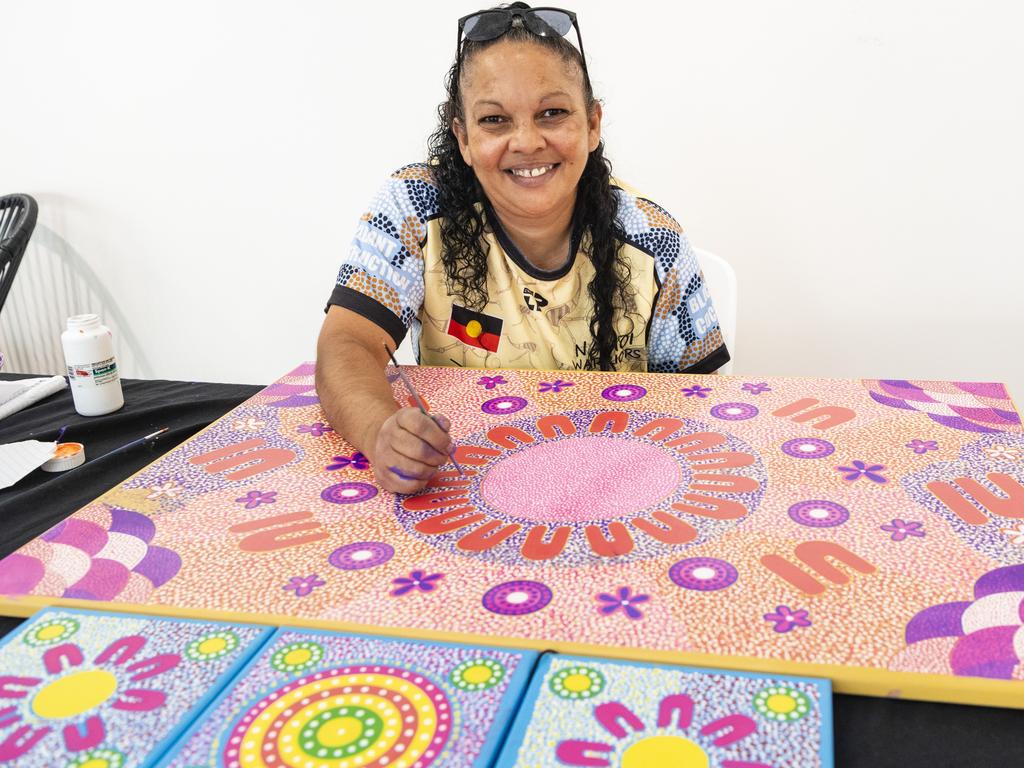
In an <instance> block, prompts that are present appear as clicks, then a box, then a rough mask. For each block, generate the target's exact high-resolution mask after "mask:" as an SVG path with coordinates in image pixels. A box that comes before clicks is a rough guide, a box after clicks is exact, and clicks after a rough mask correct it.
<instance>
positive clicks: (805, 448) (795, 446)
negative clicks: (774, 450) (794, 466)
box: [782, 437, 836, 459]
mask: <svg viewBox="0 0 1024 768" xmlns="http://www.w3.org/2000/svg"><path fill="white" fill-rule="evenodd" d="M782 452H783V453H784V454H786V455H787V456H792V457H793V458H794V459H823V458H825V457H826V456H831V455H832V454H833V453H835V452H836V447H835V446H834V445H832V443H830V442H829V441H828V440H822V439H821V438H818V437H798V438H795V439H793V440H787V441H786V442H784V443H783V444H782Z"/></svg>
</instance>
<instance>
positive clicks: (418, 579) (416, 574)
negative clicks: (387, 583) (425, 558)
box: [391, 571, 444, 597]
mask: <svg viewBox="0 0 1024 768" xmlns="http://www.w3.org/2000/svg"><path fill="white" fill-rule="evenodd" d="M443 578H444V574H443V573H432V574H430V575H429V576H427V575H426V572H425V571H413V572H412V573H410V574H409V576H408V578H406V577H404V576H401V577H399V578H397V579H392V581H391V583H392V584H395V585H397V587H396V589H393V590H391V594H392V595H394V596H395V597H399V596H401V595H404V594H406V593H407V592H412V591H413V590H414V589H418V590H419V591H420V592H433V591H434V588H435V587H436V586H437V584H435V583H434V582H435V581H437V580H438V579H443Z"/></svg>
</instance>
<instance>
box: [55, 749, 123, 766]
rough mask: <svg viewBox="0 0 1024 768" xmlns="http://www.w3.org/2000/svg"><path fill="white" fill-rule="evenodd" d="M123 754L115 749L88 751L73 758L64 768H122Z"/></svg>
mask: <svg viewBox="0 0 1024 768" xmlns="http://www.w3.org/2000/svg"><path fill="white" fill-rule="evenodd" d="M124 764H125V756H124V753H122V752H118V751H117V750H116V749H90V750H89V751H88V752H83V753H82V754H80V755H78V756H77V757H75V759H74V760H72V761H71V762H69V763H67V764H66V765H65V768H124Z"/></svg>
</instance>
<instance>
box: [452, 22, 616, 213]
mask: <svg viewBox="0 0 1024 768" xmlns="http://www.w3.org/2000/svg"><path fill="white" fill-rule="evenodd" d="M462 99H463V110H464V113H465V122H464V123H463V122H461V121H459V120H456V121H455V124H454V126H453V129H454V131H455V135H456V137H457V138H458V140H459V149H460V150H461V151H462V157H463V159H464V160H465V161H466V164H467V165H469V166H471V167H472V168H473V172H474V173H475V174H476V177H477V179H478V180H479V181H480V186H481V187H483V190H484V193H485V194H486V195H487V199H488V200H490V202H491V205H493V206H494V209H495V211H496V212H497V214H498V216H499V217H500V218H502V219H503V220H506V221H512V220H522V219H531V220H540V221H541V222H543V221H545V220H549V219H550V220H559V219H562V218H563V217H564V214H565V212H566V211H567V210H568V212H569V213H570V214H571V212H572V208H573V206H574V204H575V202H576V185H577V184H578V183H579V180H580V176H582V175H583V169H584V167H585V166H586V164H587V156H588V155H589V154H590V153H591V152H592V151H593V150H595V149H596V148H597V145H598V143H599V142H600V140H601V108H600V105H595V106H594V109H593V111H592V113H591V114H589V115H588V114H587V107H586V103H585V102H584V97H583V73H582V72H581V71H580V70H579V68H578V67H577V66H576V65H575V64H573V63H571V62H567V61H565V60H564V59H562V58H561V57H560V56H558V54H556V53H554V52H553V51H550V50H548V49H547V48H544V47H543V46H541V45H536V44H533V43H528V42H510V41H501V42H498V43H495V44H494V45H492V46H490V47H488V48H485V49H484V50H483V51H480V52H479V53H477V54H476V55H474V56H473V58H472V59H471V60H470V62H469V65H468V67H467V69H466V71H465V73H464V74H463V77H462Z"/></svg>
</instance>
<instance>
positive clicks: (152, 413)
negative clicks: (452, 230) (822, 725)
mask: <svg viewBox="0 0 1024 768" xmlns="http://www.w3.org/2000/svg"><path fill="white" fill-rule="evenodd" d="M3 378H6V379H10V378H17V377H16V376H4V375H0V379H3ZM259 389H260V387H256V386H246V385H240V384H202V383H186V382H179V381H132V380H128V381H125V382H124V394H125V407H124V408H123V409H122V410H120V411H118V412H116V413H112V414H110V415H108V416H98V417H93V418H85V417H82V416H79V415H78V414H76V413H75V411H74V407H73V406H72V402H71V395H70V393H69V392H68V391H67V390H64V392H61V393H58V394H56V395H53V396H51V397H50V398H48V399H46V400H44V401H42V402H40V403H37V404H36V405H34V406H32V407H30V408H28V409H26V410H24V411H22V412H20V413H17V414H14V415H13V416H9V417H8V418H6V419H4V420H3V421H0V443H8V442H13V441H16V440H29V439H37V440H53V439H54V438H55V437H56V435H57V430H58V429H60V427H62V426H64V425H68V429H67V431H66V432H65V433H64V438H63V439H64V440H65V441H74V442H79V443H83V444H84V445H85V449H86V456H87V457H90V458H88V459H87V461H86V464H85V465H83V466H82V467H79V468H78V469H75V470H72V471H71V472H69V473H64V474H56V475H51V474H48V473H45V472H41V471H36V472H34V473H33V474H31V475H29V476H28V477H26V478H24V479H23V480H22V481H20V482H19V483H17V484H16V485H15V486H14V487H12V488H8V489H5V490H0V531H2V534H0V556H3V555H7V554H9V553H10V552H12V551H13V550H14V549H16V548H17V547H20V546H21V545H22V544H24V543H25V542H27V541H29V540H31V539H33V538H35V537H36V536H38V535H39V534H41V533H43V532H44V531H46V530H47V529H48V528H50V527H51V526H52V525H54V524H55V523H57V522H58V521H60V520H62V519H64V518H65V517H67V516H68V515H70V514H71V513H72V512H74V511H75V510H76V509H78V508H79V507H82V506H84V505H85V504H87V503H89V502H90V501H92V500H94V499H95V498H96V497H98V496H100V495H101V494H102V493H103V492H104V491H106V490H108V489H110V488H112V487H113V486H115V485H117V484H118V483H120V482H121V481H122V480H124V479H125V478H126V477H128V476H129V475H131V474H133V473H134V472H137V471H138V470H139V469H141V468H142V467H144V466H146V465H147V464H149V463H151V462H153V461H155V460H156V459H157V458H158V457H159V456H161V455H163V454H164V453H166V452H167V451H169V450H170V449H171V448H173V447H175V446H176V445H178V444H179V443H181V442H183V441H185V440H187V439H188V438H189V437H191V436H192V435H193V434H195V433H196V432H198V431H199V430H200V429H202V428H203V427H205V426H206V425H207V424H209V423H210V422H212V421H214V420H215V419H217V418H219V417H220V416H222V415H224V413H226V412H227V411H229V410H230V409H231V408H233V407H235V406H236V405H238V404H239V403H241V402H242V401H243V400H245V399H247V398H248V397H250V396H252V395H253V394H255V393H256V392H257V391H259ZM161 427H169V428H170V430H169V431H168V432H167V433H165V434H163V435H161V436H160V437H159V438H158V439H156V440H155V441H153V442H152V443H150V444H148V445H145V446H137V447H136V448H134V449H131V450H129V451H127V452H125V453H121V454H118V455H117V456H112V457H110V458H108V459H104V458H103V456H104V454H106V453H107V452H109V451H112V450H113V449H114V448H117V447H119V446H121V445H124V444H125V443H128V442H130V441H131V440H134V439H136V438H138V437H142V436H143V435H146V434H149V433H150V432H154V431H156V430H157V429H159V428H161ZM18 623H20V620H19V619H11V618H0V635H3V634H6V633H7V632H10V631H11V630H12V629H13V628H14V627H15V626H17V625H18ZM1022 686H1024V683H1022ZM834 719H835V754H836V765H837V766H841V768H885V767H887V766H893V768H940V767H944V766H962V767H963V768H989V767H990V766H991V768H996V767H997V766H998V768H1010V767H1011V766H1012V767H1014V768H1024V712H1022V711H1018V710H1008V709H991V708H986V707H960V706H954V705H951V704H928V703H922V702H913V701H894V700H888V699H870V698H862V697H858V696H843V695H836V696H835V697H834ZM777 768H782V766H779V767H777ZM785 768H801V767H800V766H786V767H785Z"/></svg>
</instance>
